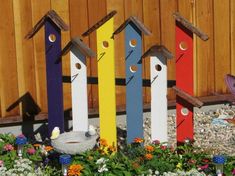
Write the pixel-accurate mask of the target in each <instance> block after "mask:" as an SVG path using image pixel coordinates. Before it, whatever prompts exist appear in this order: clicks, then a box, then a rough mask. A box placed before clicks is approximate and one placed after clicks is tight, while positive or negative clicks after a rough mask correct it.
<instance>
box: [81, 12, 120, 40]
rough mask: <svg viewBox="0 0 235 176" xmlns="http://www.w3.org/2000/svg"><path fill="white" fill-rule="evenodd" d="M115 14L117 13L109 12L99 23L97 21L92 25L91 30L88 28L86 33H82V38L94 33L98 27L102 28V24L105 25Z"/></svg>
mask: <svg viewBox="0 0 235 176" xmlns="http://www.w3.org/2000/svg"><path fill="white" fill-rule="evenodd" d="M116 13H117V11H115V10H114V11H112V12H110V13H109V14H108V15H106V16H105V17H104V18H102V19H101V20H100V21H98V22H97V23H96V24H94V25H93V26H92V27H91V28H89V29H88V30H87V31H86V32H84V33H83V34H82V36H83V37H86V36H88V35H89V34H91V33H92V32H93V31H95V30H96V29H98V28H99V27H100V26H102V25H103V24H104V23H106V22H107V21H108V20H109V19H110V18H112V17H113V16H114V15H115V14H116Z"/></svg>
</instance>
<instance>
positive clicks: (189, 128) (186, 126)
mask: <svg viewBox="0 0 235 176" xmlns="http://www.w3.org/2000/svg"><path fill="white" fill-rule="evenodd" d="M173 16H174V17H175V20H176V21H175V30H176V31H175V32H176V39H175V42H176V86H177V87H178V88H179V89H181V90H182V91H184V92H186V93H188V94H189V95H191V96H193V34H196V35H197V36H198V37H199V38H201V39H202V40H204V41H206V40H208V36H207V35H206V34H204V33H203V32H202V31H200V30H199V29H198V28H196V27H195V26H193V24H191V23H190V22H189V21H187V20H186V19H185V18H183V17H182V16H181V15H180V14H179V13H178V12H176V13H174V14H173ZM181 101H182V99H181V98H180V97H179V96H176V111H177V119H176V124H177V141H178V142H183V141H184V140H185V139H186V138H188V139H193V108H191V109H187V107H189V105H186V104H185V103H182V102H181ZM184 109H185V110H186V109H187V112H188V113H183V110H184Z"/></svg>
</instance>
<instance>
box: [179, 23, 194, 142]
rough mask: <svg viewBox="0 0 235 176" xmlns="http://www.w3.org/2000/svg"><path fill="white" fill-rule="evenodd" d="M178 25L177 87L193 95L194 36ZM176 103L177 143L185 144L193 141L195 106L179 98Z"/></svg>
mask: <svg viewBox="0 0 235 176" xmlns="http://www.w3.org/2000/svg"><path fill="white" fill-rule="evenodd" d="M177 24H178V23H176V41H175V42H176V45H175V46H176V86H177V87H178V88H179V89H181V90H183V91H185V92H186V93H188V94H190V95H193V34H192V32H190V31H188V30H186V29H185V28H183V27H181V26H180V25H177ZM176 103H177V104H176V111H177V118H176V133H177V142H184V140H185V139H193V106H192V105H191V104H189V103H188V102H186V101H185V100H183V99H181V98H180V97H179V96H176ZM185 108H186V109H185ZM184 110H185V111H186V112H184Z"/></svg>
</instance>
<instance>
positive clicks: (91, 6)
mask: <svg viewBox="0 0 235 176" xmlns="http://www.w3.org/2000/svg"><path fill="white" fill-rule="evenodd" d="M106 8H107V6H106V0H99V1H97V0H88V14H89V15H88V21H89V27H91V26H93V25H94V24H95V23H96V22H97V21H99V20H101V19H102V18H103V17H104V16H106V15H107V9H106ZM97 12H99V13H97ZM84 32H85V31H84ZM89 43H90V48H91V49H92V50H93V51H95V52H96V51H97V46H96V31H94V32H93V33H91V34H90V35H89ZM90 62H91V63H90V64H91V65H90V67H91V68H92V69H91V72H90V75H91V76H92V77H97V60H96V59H93V60H91V61H90ZM91 90H92V107H98V86H97V85H92V86H91Z"/></svg>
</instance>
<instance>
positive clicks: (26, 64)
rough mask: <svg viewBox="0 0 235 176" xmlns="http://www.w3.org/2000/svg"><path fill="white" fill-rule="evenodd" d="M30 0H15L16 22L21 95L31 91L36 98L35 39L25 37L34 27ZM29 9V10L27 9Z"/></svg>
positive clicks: (19, 89)
mask: <svg viewBox="0 0 235 176" xmlns="http://www.w3.org/2000/svg"><path fill="white" fill-rule="evenodd" d="M30 2H31V1H30V0H23V1H21V0H15V1H13V7H14V23H15V36H16V37H15V42H16V59H17V73H18V91H19V97H20V96H22V95H23V94H25V93H26V92H29V93H30V94H31V96H32V97H33V99H35V98H36V85H35V81H34V80H35V71H34V70H35V67H34V66H35V64H34V59H33V58H34V53H33V52H32V51H33V50H34V49H33V41H32V40H26V39H24V36H25V34H26V33H27V32H28V29H30V28H32V13H31V12H32V9H31V3H30ZM25 9H27V10H25Z"/></svg>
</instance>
